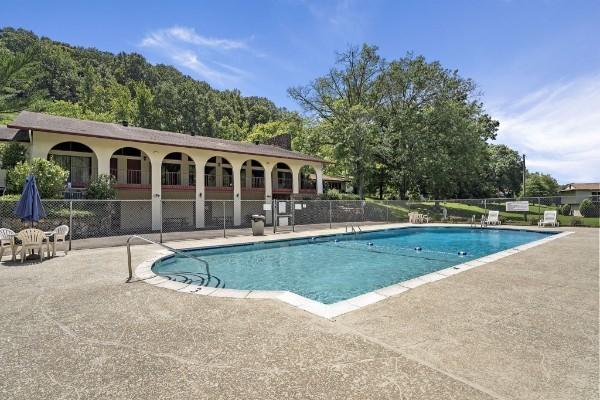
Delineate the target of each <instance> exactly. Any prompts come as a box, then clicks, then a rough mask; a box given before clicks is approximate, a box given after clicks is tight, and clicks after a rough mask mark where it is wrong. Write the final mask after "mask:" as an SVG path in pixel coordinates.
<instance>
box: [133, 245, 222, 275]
mask: <svg viewBox="0 0 600 400" xmlns="http://www.w3.org/2000/svg"><path fill="white" fill-rule="evenodd" d="M132 239H139V240H143V241H144V242H147V243H151V244H157V245H159V246H161V247H164V248H165V249H167V250H169V251H170V252H172V253H175V254H178V255H181V256H184V257H187V258H191V259H193V260H196V261H198V262H200V263H202V264H204V267H205V268H206V276H207V277H208V280H207V281H206V284H207V285H208V283H209V282H210V278H211V275H210V268H209V266H208V261H206V260H203V259H201V258H200V257H196V256H193V255H191V254H188V253H186V252H184V251H181V250H176V249H174V248H172V247H170V246H167V245H165V244H162V243H158V242H155V241H154V240H150V239H148V238H145V237H143V236H139V235H131V236H129V238H128V239H127V267H128V268H129V277H128V278H127V281H126V282H131V279H132V278H133V269H132V268H131V240H132Z"/></svg>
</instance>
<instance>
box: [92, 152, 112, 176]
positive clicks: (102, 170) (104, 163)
mask: <svg viewBox="0 0 600 400" xmlns="http://www.w3.org/2000/svg"><path fill="white" fill-rule="evenodd" d="M95 152H96V158H97V159H98V167H97V170H98V175H97V176H100V175H102V174H104V175H110V159H111V157H112V155H113V153H114V152H115V150H112V149H98V148H96V149H95Z"/></svg>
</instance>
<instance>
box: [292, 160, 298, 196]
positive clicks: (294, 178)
mask: <svg viewBox="0 0 600 400" xmlns="http://www.w3.org/2000/svg"><path fill="white" fill-rule="evenodd" d="M290 168H291V169H292V193H293V194H298V193H300V167H297V166H290Z"/></svg>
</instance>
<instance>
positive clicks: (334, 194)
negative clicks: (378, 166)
mask: <svg viewBox="0 0 600 400" xmlns="http://www.w3.org/2000/svg"><path fill="white" fill-rule="evenodd" d="M321 199H322V200H360V196H359V195H357V194H352V193H340V192H339V191H338V190H337V189H329V190H327V191H326V192H325V193H323V194H322V195H321Z"/></svg>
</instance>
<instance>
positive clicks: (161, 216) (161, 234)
mask: <svg viewBox="0 0 600 400" xmlns="http://www.w3.org/2000/svg"><path fill="white" fill-rule="evenodd" d="M159 200H160V240H159V243H162V242H163V202H162V199H159Z"/></svg>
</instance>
